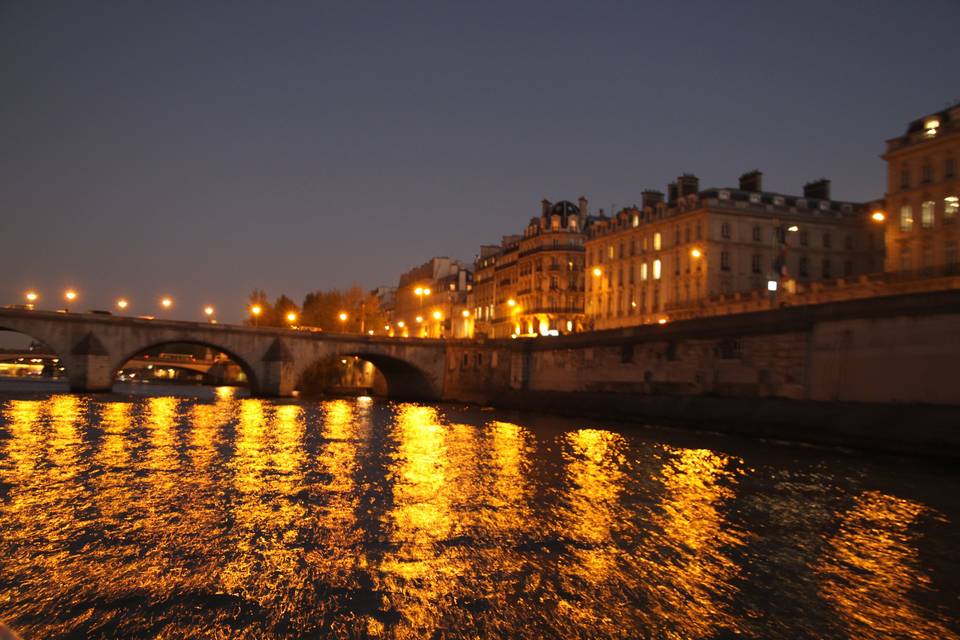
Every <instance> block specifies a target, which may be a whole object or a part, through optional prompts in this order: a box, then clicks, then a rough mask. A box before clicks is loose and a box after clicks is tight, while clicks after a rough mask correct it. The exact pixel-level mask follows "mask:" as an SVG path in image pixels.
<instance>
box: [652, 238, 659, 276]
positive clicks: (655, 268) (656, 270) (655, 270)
mask: <svg viewBox="0 0 960 640" xmlns="http://www.w3.org/2000/svg"><path fill="white" fill-rule="evenodd" d="M658 235H659V234H658ZM653 279H654V280H659V279H660V259H659V258H658V259H656V260H654V261H653Z"/></svg>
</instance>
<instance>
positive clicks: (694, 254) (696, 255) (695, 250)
mask: <svg viewBox="0 0 960 640" xmlns="http://www.w3.org/2000/svg"><path fill="white" fill-rule="evenodd" d="M701 256H703V252H702V251H700V249H698V248H697V247H694V248H693V249H691V250H690V257H691V258H700V257H701Z"/></svg>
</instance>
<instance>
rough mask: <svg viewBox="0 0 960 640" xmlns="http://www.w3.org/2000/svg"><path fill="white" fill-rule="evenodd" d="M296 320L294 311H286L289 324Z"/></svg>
mask: <svg viewBox="0 0 960 640" xmlns="http://www.w3.org/2000/svg"><path fill="white" fill-rule="evenodd" d="M296 321H297V314H296V313H294V312H293V311H289V312H288V313H287V322H289V323H290V324H293V323H295V322H296Z"/></svg>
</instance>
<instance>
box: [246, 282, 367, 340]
mask: <svg viewBox="0 0 960 640" xmlns="http://www.w3.org/2000/svg"><path fill="white" fill-rule="evenodd" d="M254 306H259V308H260V313H259V314H258V315H254V314H253V313H250V315H249V316H248V318H247V320H246V322H245V324H248V325H256V326H260V327H289V326H291V325H294V326H303V327H312V328H317V329H322V330H324V331H334V332H336V331H342V332H346V333H359V332H361V331H364V332H367V331H370V330H373V331H375V332H376V333H383V331H384V326H385V324H386V314H385V312H384V310H382V309H381V308H380V301H379V300H378V299H377V297H376V296H375V295H372V294H371V293H369V292H368V291H365V290H364V289H363V288H362V287H359V286H357V285H354V286H352V287H350V288H349V289H345V290H341V289H330V290H329V291H312V292H310V293H308V294H307V295H306V296H304V298H303V302H302V303H301V304H300V305H299V306H298V305H297V303H296V302H294V301H293V300H292V299H291V298H290V297H288V296H287V295H286V294H281V295H280V296H278V297H277V298H276V299H275V300H274V301H273V302H272V303H271V302H270V300H269V296H268V295H267V292H266V291H264V290H262V289H255V290H254V291H253V292H252V293H251V294H250V297H249V305H248V309H251V310H252V309H253V308H254ZM290 314H293V316H292V317H294V318H295V319H294V320H293V321H292V322H291V321H290V320H289V317H290ZM341 314H346V319H345V320H341Z"/></svg>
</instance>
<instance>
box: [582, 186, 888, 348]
mask: <svg viewBox="0 0 960 640" xmlns="http://www.w3.org/2000/svg"><path fill="white" fill-rule="evenodd" d="M882 255H883V229H882V225H878V224H875V223H871V221H870V207H868V206H866V205H864V204H858V203H853V202H841V201H837V200H833V199H831V197H830V181H829V180H817V181H815V182H811V183H809V184H807V185H806V186H805V187H804V189H803V195H802V196H790V195H783V194H779V193H773V192H768V191H764V190H763V188H762V174H761V173H760V172H759V171H752V172H749V173H746V174H744V175H743V176H741V178H740V184H739V188H711V189H706V190H703V191H701V190H700V188H699V180H698V179H697V177H696V176H693V175H689V174H686V175H682V176H680V177H679V178H677V180H676V181H675V182H673V183H671V184H670V185H669V188H668V195H667V198H666V199H664V196H663V194H662V193H661V192H659V191H649V190H648V191H644V192H643V201H642V206H641V207H630V208H626V209H623V210H621V211H620V212H618V213H617V214H616V215H615V216H613V217H612V218H609V219H603V220H599V221H597V222H595V223H594V224H593V225H592V226H591V227H590V230H589V234H588V239H587V242H586V258H587V272H588V274H589V275H588V277H587V284H586V300H587V301H586V313H587V317H588V325H589V327H590V328H592V329H606V328H613V327H621V326H629V325H636V324H646V323H653V322H658V321H662V320H666V319H668V318H669V316H670V312H671V311H672V310H681V309H683V310H689V309H690V308H692V307H697V306H701V307H702V306H704V305H707V304H709V299H710V298H711V297H716V296H720V295H725V296H729V295H732V294H736V293H742V292H749V291H755V290H771V291H775V290H777V289H781V288H791V287H794V286H795V285H796V284H797V283H799V284H808V283H810V282H814V281H830V280H834V279H837V278H846V279H851V278H856V277H857V276H859V275H862V274H866V273H872V272H875V271H879V270H880V269H881V268H882Z"/></svg>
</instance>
